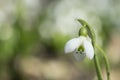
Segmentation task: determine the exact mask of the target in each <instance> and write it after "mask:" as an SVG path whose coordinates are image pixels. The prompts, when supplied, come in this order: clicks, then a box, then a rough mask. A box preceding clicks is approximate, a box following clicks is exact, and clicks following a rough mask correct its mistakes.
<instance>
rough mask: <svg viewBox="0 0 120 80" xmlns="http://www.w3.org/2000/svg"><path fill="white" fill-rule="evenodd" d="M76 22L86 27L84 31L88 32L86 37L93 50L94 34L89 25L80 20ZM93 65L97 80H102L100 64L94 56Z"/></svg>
mask: <svg viewBox="0 0 120 80" xmlns="http://www.w3.org/2000/svg"><path fill="white" fill-rule="evenodd" d="M78 21H79V22H80V23H81V24H82V25H83V26H84V25H86V29H87V30H88V36H89V37H90V38H91V39H92V45H93V47H94V50H95V33H94V31H93V30H92V28H91V27H90V26H89V24H88V23H87V22H86V21H84V20H82V19H78ZM94 63H95V68H96V72H97V77H98V80H103V79H102V74H101V69H100V63H99V61H98V58H97V55H96V54H95V55H94Z"/></svg>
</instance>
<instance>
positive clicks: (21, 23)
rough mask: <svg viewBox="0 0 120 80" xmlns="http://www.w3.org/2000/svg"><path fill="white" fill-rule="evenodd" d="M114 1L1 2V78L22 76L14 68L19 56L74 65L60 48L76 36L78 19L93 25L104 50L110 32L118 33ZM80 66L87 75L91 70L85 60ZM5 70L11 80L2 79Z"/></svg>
mask: <svg viewBox="0 0 120 80" xmlns="http://www.w3.org/2000/svg"><path fill="white" fill-rule="evenodd" d="M116 1H117V2H116ZM116 1H113V0H91V1H90V0H85V1H82V0H73V1H69V0H60V1H56V0H9V1H6V0H0V4H2V3H3V5H0V74H1V75H0V79H1V80H22V78H23V76H22V75H21V74H22V73H21V72H20V70H19V67H17V68H16V65H17V64H18V63H19V60H18V59H17V58H19V57H20V58H24V57H28V56H36V57H38V58H39V59H46V60H49V59H54V58H55V59H56V58H58V59H62V60H65V61H68V63H65V64H69V62H70V64H71V63H72V62H74V60H73V59H72V58H71V57H70V56H68V55H67V56H68V57H66V56H65V55H64V50H63V48H64V44H65V43H66V41H67V40H69V39H70V38H71V37H76V36H77V35H78V33H77V32H78V31H79V28H80V26H81V25H80V24H79V23H77V21H76V20H75V19H77V18H82V19H85V20H86V21H87V22H89V23H90V25H91V26H93V28H94V29H95V31H96V35H97V41H98V43H99V44H100V45H102V46H103V47H104V48H106V47H107V46H108V44H109V42H110V40H111V36H112V33H115V32H116V30H118V31H119V30H120V27H119V26H120V23H119V21H120V20H119V19H120V18H118V17H119V16H120V14H119V13H120V10H119V7H120V2H119V0H116ZM63 62H64V61H63ZM16 63H17V64H16ZM101 63H102V62H101ZM73 64H74V65H76V64H75V63H73ZM77 64H78V63H77ZM81 64H84V66H86V68H87V69H88V73H89V72H90V71H89V70H93V69H92V67H91V66H93V65H91V62H89V61H88V60H87V59H86V60H85V63H80V65H81ZM80 65H78V66H79V67H80ZM72 66H73V65H71V67H72ZM84 66H83V67H84ZM68 67H69V66H68ZM89 68H90V69H89ZM82 69H83V68H82ZM5 71H6V72H7V73H8V74H9V75H10V78H9V77H8V76H7V77H8V79H6V77H5V78H3V77H2V74H4V72H5ZM76 74H77V73H76ZM93 74H94V73H93ZM88 75H89V74H88ZM42 78H43V77H42ZM82 78H83V77H82ZM92 79H93V78H91V80H92ZM23 80H24V79H23ZM35 80H37V79H35ZM42 80H49V78H48V79H44V78H43V79H42ZM66 80H67V79H66ZM68 80H70V79H68ZM71 80H74V79H71ZM76 80H78V79H76ZM84 80H85V79H84ZM86 80H87V79H86Z"/></svg>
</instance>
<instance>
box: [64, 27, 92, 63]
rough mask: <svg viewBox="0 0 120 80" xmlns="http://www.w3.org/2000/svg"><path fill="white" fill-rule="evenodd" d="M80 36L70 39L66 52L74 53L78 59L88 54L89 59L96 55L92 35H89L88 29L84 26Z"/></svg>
mask: <svg viewBox="0 0 120 80" xmlns="http://www.w3.org/2000/svg"><path fill="white" fill-rule="evenodd" d="M79 35H80V36H79V37H77V38H73V39H71V40H69V41H68V42H67V43H66V45H65V48H64V50H65V53H73V55H74V56H75V58H76V59H77V60H78V61H81V60H83V59H84V58H85V56H87V57H88V58H89V59H92V58H93V57H94V48H93V46H92V42H91V39H90V37H89V36H88V35H87V30H86V29H85V28H84V27H82V28H81V29H80V31H79Z"/></svg>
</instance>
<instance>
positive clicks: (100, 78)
mask: <svg viewBox="0 0 120 80" xmlns="http://www.w3.org/2000/svg"><path fill="white" fill-rule="evenodd" d="M94 63H95V68H96V72H97V76H98V80H103V79H102V75H101V69H100V64H99V61H98V57H97V55H96V54H95V55H94Z"/></svg>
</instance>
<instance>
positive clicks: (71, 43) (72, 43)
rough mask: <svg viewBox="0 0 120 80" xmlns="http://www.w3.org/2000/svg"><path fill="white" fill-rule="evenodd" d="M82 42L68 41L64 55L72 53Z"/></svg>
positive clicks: (75, 39) (78, 40)
mask: <svg viewBox="0 0 120 80" xmlns="http://www.w3.org/2000/svg"><path fill="white" fill-rule="evenodd" d="M81 43H82V41H81V40H80V39H79V38H73V39H71V40H69V41H68V42H67V43H66V45H65V48H64V50H65V53H71V52H73V51H74V50H75V49H76V48H77V47H79V46H80V45H81Z"/></svg>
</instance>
